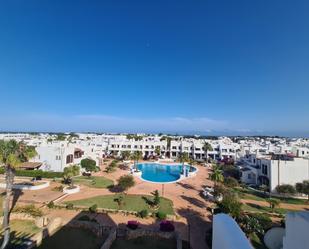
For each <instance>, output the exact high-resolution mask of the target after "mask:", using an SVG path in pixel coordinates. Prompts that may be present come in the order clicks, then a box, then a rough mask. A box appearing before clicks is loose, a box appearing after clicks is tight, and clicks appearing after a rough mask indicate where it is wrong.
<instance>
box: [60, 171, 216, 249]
mask: <svg viewBox="0 0 309 249" xmlns="http://www.w3.org/2000/svg"><path fill="white" fill-rule="evenodd" d="M197 167H198V169H199V172H198V173H197V175H196V176H194V177H191V178H187V179H184V180H182V181H180V182H177V183H169V184H164V186H163V185H162V184H155V183H149V182H145V181H143V180H141V179H140V178H139V177H135V182H136V185H135V186H134V187H132V188H130V189H129V190H128V194H149V195H150V194H151V192H153V191H154V190H159V191H160V194H161V195H163V196H164V197H166V198H168V199H170V200H172V201H173V203H174V208H175V211H176V212H177V214H178V215H179V219H178V220H176V221H175V224H176V228H177V230H178V231H180V232H181V234H182V236H183V239H185V240H190V242H191V246H192V248H193V249H205V248H207V245H206V242H205V234H206V231H207V229H209V228H210V227H211V214H210V213H209V212H208V211H207V210H206V208H207V206H210V203H209V202H207V201H206V200H205V199H204V198H203V197H201V195H200V193H201V190H202V187H203V186H205V185H212V183H211V182H210V181H209V180H208V170H207V169H206V168H205V167H203V166H197ZM124 174H128V170H125V169H117V171H116V172H113V173H109V174H108V173H106V172H103V171H100V172H98V173H96V174H95V175H98V176H104V177H107V178H109V179H112V180H114V182H115V183H116V181H117V179H118V178H119V177H120V176H122V175H124ZM106 194H113V193H111V192H110V191H109V190H108V189H95V188H89V187H86V186H82V187H81V192H79V193H77V194H74V195H69V196H67V197H66V198H65V199H64V200H63V201H68V200H78V199H84V198H89V197H93V196H98V195H106ZM63 215H64V214H63ZM110 217H111V218H112V219H113V220H115V223H117V224H118V223H119V222H122V223H123V222H126V221H127V220H129V219H135V220H136V217H135V216H134V217H128V216H123V215H118V216H117V215H110ZM140 222H141V223H142V224H145V222H146V224H145V225H149V224H147V223H148V222H151V223H155V221H154V220H152V219H147V220H140ZM187 224H189V226H187ZM189 230H190V231H189ZM189 234H190V235H189Z"/></svg>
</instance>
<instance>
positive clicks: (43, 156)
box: [30, 142, 84, 172]
mask: <svg viewBox="0 0 309 249" xmlns="http://www.w3.org/2000/svg"><path fill="white" fill-rule="evenodd" d="M36 151H37V156H36V157H35V158H32V159H31V160H30V161H32V162H42V166H41V168H40V169H42V170H45V171H57V172H61V171H63V169H64V168H65V167H67V166H70V165H73V164H79V163H80V161H81V159H82V158H83V155H84V152H83V151H82V150H81V149H79V148H77V147H76V146H75V145H72V144H69V143H66V142H59V143H50V144H44V145H40V146H37V147H36Z"/></svg>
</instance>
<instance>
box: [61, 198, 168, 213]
mask: <svg viewBox="0 0 309 249" xmlns="http://www.w3.org/2000/svg"><path fill="white" fill-rule="evenodd" d="M118 196H119V194H116V195H102V196H96V197H92V198H87V199H82V200H76V201H70V202H66V203H73V205H77V206H85V207H90V206H92V205H94V204H97V205H98V208H109V209H117V210H118V209H121V210H127V211H136V212H139V211H141V210H143V209H147V210H148V211H149V212H154V211H155V210H152V209H151V208H150V207H149V205H148V204H147V202H146V200H145V198H147V199H151V200H152V199H153V197H152V196H147V195H144V196H142V195H123V205H122V207H119V206H118V204H117V202H116V201H115V199H116V198H117V197H118ZM158 211H161V212H164V213H166V214H174V210H173V202H172V201H171V200H169V199H166V198H163V197H161V198H160V208H159V210H158Z"/></svg>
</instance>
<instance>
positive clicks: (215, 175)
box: [210, 165, 224, 185]
mask: <svg viewBox="0 0 309 249" xmlns="http://www.w3.org/2000/svg"><path fill="white" fill-rule="evenodd" d="M210 179H211V180H212V181H214V182H215V185H216V184H217V183H218V182H223V181H224V177H223V174H222V170H221V169H220V167H219V166H217V165H214V166H213V168H212V173H211V175H210Z"/></svg>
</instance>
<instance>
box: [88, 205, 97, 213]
mask: <svg viewBox="0 0 309 249" xmlns="http://www.w3.org/2000/svg"><path fill="white" fill-rule="evenodd" d="M97 210H98V205H97V204H93V205H92V206H91V207H89V212H90V213H96V212H97Z"/></svg>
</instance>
